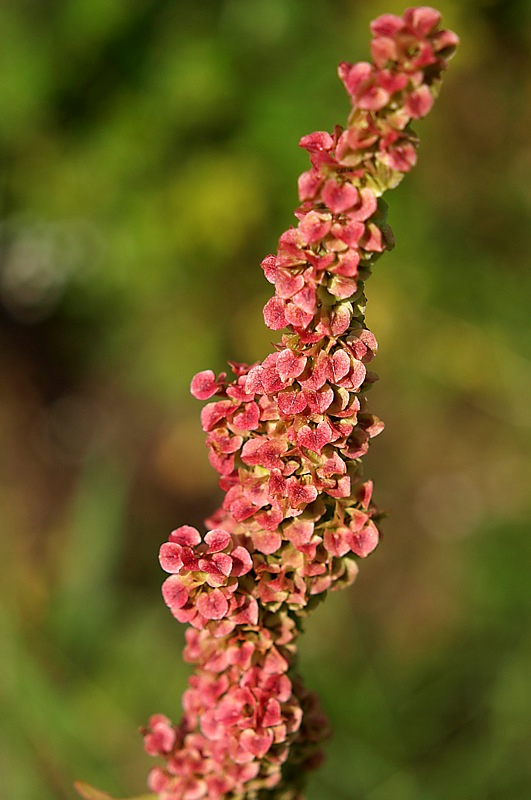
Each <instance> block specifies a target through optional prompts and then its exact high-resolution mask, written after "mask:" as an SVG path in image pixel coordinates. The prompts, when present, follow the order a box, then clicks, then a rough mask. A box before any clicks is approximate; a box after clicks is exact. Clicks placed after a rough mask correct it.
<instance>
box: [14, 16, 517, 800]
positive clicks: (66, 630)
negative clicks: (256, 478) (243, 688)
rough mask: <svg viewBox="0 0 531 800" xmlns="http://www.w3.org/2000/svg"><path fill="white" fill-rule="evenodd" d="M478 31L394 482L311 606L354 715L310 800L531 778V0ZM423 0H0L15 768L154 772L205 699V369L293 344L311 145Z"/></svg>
mask: <svg viewBox="0 0 531 800" xmlns="http://www.w3.org/2000/svg"><path fill="white" fill-rule="evenodd" d="M439 7H440V9H441V11H442V12H443V14H444V19H445V24H446V25H447V26H449V27H452V28H454V29H455V30H457V31H458V33H459V34H460V35H461V37H462V45H461V48H460V51H459V53H458V55H457V57H456V58H455V60H454V62H453V63H452V64H451V69H450V71H449V74H448V77H447V81H446V84H445V86H444V88H443V92H442V95H441V97H440V99H439V101H438V103H437V104H436V106H435V108H434V110H433V112H432V114H431V115H430V117H429V119H427V120H426V121H424V122H422V123H420V124H419V125H418V130H419V133H420V135H421V138H422V142H423V144H422V148H421V155H420V159H419V164H418V166H417V168H416V170H415V171H414V172H413V173H412V174H411V175H410V176H408V178H407V179H406V180H405V181H404V183H403V184H402V186H400V187H399V188H398V189H397V190H396V191H395V192H393V193H392V195H390V196H389V204H390V221H391V224H392V225H393V228H394V232H395V236H396V239H397V247H396V250H395V251H394V252H393V253H391V254H389V255H386V256H385V258H384V259H382V261H380V262H379V263H378V265H377V269H376V270H375V275H374V277H373V278H372V279H371V282H370V283H369V285H368V287H367V288H368V295H369V310H368V323H369V326H370V327H371V328H372V329H373V330H374V332H375V333H376V335H377V337H378V339H379V342H380V348H381V349H380V355H379V357H378V361H377V366H376V369H377V370H378V372H379V374H380V376H381V382H380V383H379V384H377V385H376V387H375V388H374V390H373V392H372V404H373V408H374V410H375V411H376V413H379V414H380V415H381V416H382V417H383V418H384V419H385V421H386V423H387V429H386V432H385V433H384V434H383V435H382V437H381V438H380V439H378V440H376V442H375V443H374V445H373V448H372V451H371V454H370V455H369V457H368V458H367V459H366V462H367V466H366V474H367V475H368V476H370V477H373V478H374V480H375V482H376V497H377V500H378V502H379V504H380V505H381V506H383V507H384V508H386V509H387V510H388V512H389V517H388V519H387V520H386V522H385V527H384V530H385V538H384V541H383V542H382V544H381V547H380V548H379V550H378V551H376V553H375V554H374V555H373V556H371V558H370V559H369V560H368V561H367V562H366V563H364V564H363V565H362V567H363V568H362V570H361V575H360V577H359V580H358V583H357V584H356V586H355V587H353V588H352V589H351V590H349V591H347V592H343V593H340V594H337V595H334V596H331V597H329V598H328V600H327V602H326V603H325V604H324V605H323V606H322V607H320V608H319V609H318V611H317V612H316V614H315V617H314V618H312V619H311V620H310V621H309V622H308V631H307V634H306V636H305V637H304V642H303V644H302V651H303V652H302V668H303V670H304V672H305V675H306V677H307V682H308V684H309V685H310V686H312V687H313V688H315V689H318V690H319V691H320V693H321V695H322V698H323V702H324V705H325V707H326V709H327V711H328V713H329V715H330V718H331V721H332V725H333V727H334V730H335V737H334V739H333V740H332V741H331V743H330V744H329V746H328V760H327V763H326V765H325V767H324V768H323V769H322V770H321V772H320V773H318V774H316V775H315V776H314V778H313V780H312V784H311V788H310V791H309V800H332V798H333V799H334V800H342V799H343V798H345V800H390V799H391V798H392V800H448V799H449V798H452V800H486V798H488V800H507V798H508V797H510V798H511V800H524V799H525V798H527V797H528V796H529V786H530V785H531V774H530V770H531V767H530V765H531V761H530V760H529V746H530V744H531V732H530V727H529V719H530V717H531V698H530V693H529V675H530V673H531V638H530V627H529V611H530V605H531V604H530V597H529V584H530V581H529V566H530V563H531V560H530V556H531V538H530V535H529V528H530V521H531V496H530V495H531V493H530V469H529V458H530V453H531V446H530V445H531V442H530V439H531V435H530V434H531V412H530V399H529V398H530V395H531V322H530V315H529V305H530V297H531V270H530V269H529V256H528V253H529V251H530V250H531V225H530V209H531V189H530V186H531V140H530V133H529V132H530V129H531V104H530V103H529V98H530V96H531V59H530V46H531V42H530V36H531V33H530V32H531V6H530V5H529V3H527V2H526V0H522V1H521V2H517V0H498V2H489V0H459V2H458V1H457V0H441V2H440V4H439ZM386 11H390V12H394V13H401V12H402V11H403V5H401V4H399V3H397V2H395V0H387V2H386V1H385V0H377V1H376V2H375V1H374V0H371V2H369V1H368V0H326V1H325V0H323V2H320V3H309V2H304V0H197V1H196V2H192V0H189V1H188V2H184V1H183V0H144V1H143V2H131V1H129V2H128V1H127V0H4V2H3V3H2V8H1V11H0V16H1V25H0V75H1V81H0V100H1V107H2V114H1V116H0V152H1V184H0V190H1V197H2V208H1V218H0V245H1V260H0V326H1V344H0V370H1V373H2V392H1V395H0V431H1V441H2V448H1V452H0V525H1V537H0V564H1V566H0V570H1V573H2V578H1V587H0V635H1V638H2V657H1V659H0V736H1V739H2V746H1V748H0V774H1V775H2V779H1V789H0V796H1V798H2V800H3V798H5V799H6V800H8V798H9V800H67V798H73V791H72V789H71V784H72V781H73V780H74V779H75V778H78V777H79V778H84V779H86V780H89V781H90V782H92V783H94V784H97V785H100V786H102V787H105V788H106V789H107V790H109V791H111V792H114V793H116V794H117V795H120V794H122V795H126V794H134V793H141V791H142V790H143V787H144V785H145V775H146V772H147V770H148V768H149V766H150V761H151V760H150V759H149V758H148V756H145V755H144V754H143V751H142V746H141V741H140V737H139V735H138V733H137V728H138V726H139V725H140V724H142V723H143V722H144V721H145V720H146V718H147V716H148V715H149V714H150V713H153V712H156V711H160V712H164V713H167V714H169V715H170V716H172V717H173V718H177V717H178V716H179V713H180V711H179V707H180V695H181V693H182V691H183V688H184V686H185V682H186V676H187V672H188V670H187V667H186V666H185V665H183V664H182V662H181V646H182V641H183V630H182V627H181V626H179V625H178V624H177V623H175V622H174V621H173V620H172V618H171V617H170V615H169V614H168V612H167V610H166V609H165V608H164V606H163V603H162V601H161V599H160V594H159V585H160V583H161V580H162V575H161V573H160V570H159V568H158V564H157V551H158V546H159V544H160V543H161V542H162V541H163V540H164V539H165V538H166V536H167V533H168V532H169V530H171V529H172V528H173V527H176V526H177V525H180V524H183V523H190V524H198V525H199V524H201V521H202V519H203V518H204V517H205V516H206V515H207V514H208V513H210V512H211V511H212V509H213V508H214V507H215V505H216V504H217V502H218V499H219V492H218V490H217V486H216V477H215V474H214V472H213V470H211V469H210V468H209V466H208V464H207V459H206V451H205V450H204V447H203V434H202V432H201V430H200V426H199V410H200V404H198V403H197V402H196V401H194V400H192V399H191V398H190V397H189V395H188V386H189V382H190V378H191V376H192V374H193V373H194V372H196V371H198V370H200V369H205V368H208V367H212V368H214V369H217V370H220V369H222V368H223V365H224V363H225V361H226V360H227V359H235V360H243V361H251V362H252V361H255V360H257V359H259V358H263V357H264V356H265V355H266V353H267V352H268V351H269V349H270V339H271V332H269V331H267V329H266V328H265V327H264V326H263V323H262V316H261V307H262V305H263V303H264V302H265V300H266V299H267V297H268V296H269V291H270V287H269V285H268V284H266V282H265V280H264V278H263V276H262V273H261V270H260V269H259V266H258V265H259V262H260V260H261V258H262V257H263V256H264V255H265V254H266V253H268V252H271V251H272V250H274V249H275V247H276V240H277V238H278V235H279V234H280V233H281V232H282V231H283V230H284V229H285V228H286V227H287V226H288V225H289V224H290V223H291V222H292V219H293V217H292V209H293V207H294V206H295V205H296V202H297V198H296V178H297V176H298V174H299V173H300V172H301V171H302V170H304V169H306V164H307V161H306V155H305V153H303V152H302V151H301V150H300V149H299V148H298V147H297V142H298V140H299V138H300V136H302V135H303V134H306V133H309V132H311V131H313V130H319V129H321V130H331V129H332V128H333V126H334V125H335V124H336V123H337V122H344V121H345V120H346V116H347V113H348V100H347V97H346V94H345V93H344V90H343V88H342V86H341V84H340V82H339V81H338V79H337V77H336V65H337V63H338V62H339V61H340V60H350V61H356V60H362V59H364V58H366V57H367V56H368V53H369V34H368V23H369V21H370V19H371V18H373V17H374V16H376V15H378V14H380V13H383V12H386Z"/></svg>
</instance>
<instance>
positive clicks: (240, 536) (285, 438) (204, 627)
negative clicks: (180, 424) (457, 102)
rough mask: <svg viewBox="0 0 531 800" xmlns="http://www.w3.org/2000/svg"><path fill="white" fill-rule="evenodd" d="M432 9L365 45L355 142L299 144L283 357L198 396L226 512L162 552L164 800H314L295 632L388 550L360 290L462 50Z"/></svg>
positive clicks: (285, 254)
mask: <svg viewBox="0 0 531 800" xmlns="http://www.w3.org/2000/svg"><path fill="white" fill-rule="evenodd" d="M439 22H440V15H439V14H438V12H437V11H435V10H434V9H431V8H427V7H421V8H412V9H408V10H407V11H406V12H405V13H404V15H403V17H398V16H394V15H391V14H386V15H384V16H382V17H379V18H378V19H377V20H375V21H374V22H373V23H372V25H371V30H372V33H373V36H374V38H373V42H372V56H373V63H372V64H370V63H365V62H362V63H359V64H354V65H352V64H347V63H342V64H341V65H340V67H339V75H340V77H341V79H342V80H343V82H344V84H345V87H346V89H347V92H348V93H349V95H350V97H351V99H352V113H351V115H350V118H349V122H348V126H347V128H346V129H344V130H343V129H342V128H340V127H337V128H336V130H335V131H334V133H333V134H332V135H331V134H328V133H325V132H317V133H314V134H311V135H310V136H305V137H303V139H302V140H301V145H302V147H304V148H305V149H306V150H308V152H309V154H310V161H311V169H310V170H308V171H307V172H305V173H304V174H303V175H301V177H300V179H299V195H300V200H301V205H300V207H299V208H298V209H297V211H296V212H295V213H296V217H297V219H298V224H297V226H296V227H292V228H290V229H289V230H288V231H286V232H285V233H283V234H282V236H281V237H280V240H279V246H278V252H277V253H276V255H270V256H268V257H267V258H265V259H264V261H263V262H262V268H263V270H264V273H265V276H266V278H267V280H268V281H270V282H271V283H272V284H273V285H274V287H275V294H274V296H273V297H272V298H271V300H269V302H268V303H267V304H266V306H265V308H264V318H265V322H266V324H267V325H268V327H269V328H271V329H273V330H281V329H287V332H286V333H284V335H283V336H282V339H281V342H280V343H279V344H278V345H277V346H276V349H275V352H273V353H271V354H270V355H268V356H267V358H266V359H265V360H264V361H263V362H262V363H257V364H254V365H252V366H248V365H245V364H232V365H231V367H232V370H233V373H234V378H233V379H232V380H228V379H227V375H226V374H225V373H223V374H221V375H219V376H216V375H215V374H214V373H213V372H212V371H211V370H205V371H203V372H200V373H199V374H198V375H196V376H195V377H194V379H193V380H192V385H191V391H192V394H193V395H194V396H195V397H197V398H198V399H200V400H211V402H209V403H208V404H207V405H206V406H205V407H204V409H203V412H202V415H201V420H202V425H203V429H204V431H205V432H206V440H207V446H208V450H209V459H210V462H211V464H212V466H213V467H214V468H215V469H216V470H217V471H218V473H219V475H220V486H221V488H222V489H223V491H224V492H225V497H224V501H223V504H222V507H221V508H220V509H219V510H218V511H217V512H216V513H215V514H213V516H212V517H211V518H210V519H209V520H207V525H208V527H209V531H208V533H206V535H204V536H201V534H200V533H199V532H198V531H197V530H196V529H195V528H192V527H190V526H188V525H183V526H181V527H180V528H178V529H177V530H175V531H173V533H172V534H171V535H170V537H169V541H168V542H166V543H165V544H163V545H162V547H161V550H160V563H161V566H162V567H163V569H164V570H165V571H166V572H168V573H170V575H169V577H168V578H167V579H166V581H165V582H164V584H163V587H162V593H163V597H164V600H165V602H166V604H167V605H168V607H169V608H170V610H171V613H172V614H173V615H174V616H175V617H176V619H178V620H179V621H181V622H187V623H189V625H190V627H189V628H188V629H187V632H186V640H187V645H186V648H185V653H184V655H185V658H186V660H187V661H189V662H190V663H192V664H194V665H195V666H196V670H195V672H194V674H193V675H192V677H191V678H190V682H189V688H188V689H187V691H186V692H185V694H184V698H183V706H184V717H183V719H182V722H181V723H180V725H178V726H175V725H172V724H171V723H170V722H169V720H168V719H167V718H166V717H164V716H162V715H155V716H153V717H152V718H151V719H150V721H149V725H148V726H147V727H146V729H145V731H144V733H145V746H146V750H147V751H148V753H150V754H152V755H156V756H159V757H161V758H162V760H163V765H161V766H158V767H155V768H154V769H153V770H152V772H151V774H150V779H149V785H150V787H151V789H152V790H153V791H154V792H155V793H158V794H159V795H160V798H161V800H202V798H208V800H220V798H227V799H228V800H229V799H230V800H251V798H257V797H262V796H263V797H265V796H266V795H265V794H263V792H264V791H266V792H267V796H268V797H269V796H270V797H277V798H279V799H280V798H282V800H296V799H297V798H302V795H301V791H302V785H303V779H304V773H305V772H306V771H307V770H308V769H310V768H311V767H312V766H316V765H317V763H318V761H319V758H320V753H319V744H320V742H321V741H322V739H323V738H324V736H325V735H326V733H327V726H326V721H325V719H324V717H323V715H322V713H321V711H320V709H319V706H318V702H317V700H316V698H315V696H314V695H312V694H311V693H309V692H308V691H307V690H306V689H304V687H303V685H302V683H301V682H300V679H299V677H298V676H297V674H296V640H297V636H298V634H299V631H300V628H301V619H302V618H303V617H304V616H305V615H307V614H308V612H309V611H310V610H311V609H312V608H313V607H314V605H315V604H316V602H317V601H318V599H320V597H321V596H322V595H323V593H325V592H326V591H327V590H328V589H337V588H340V587H342V586H345V585H348V584H350V583H351V582H352V581H353V580H354V578H355V577H356V573H357V570H358V567H357V560H358V559H359V558H364V557H365V556H367V555H368V554H369V553H370V552H371V551H372V550H373V549H374V548H375V547H376V545H377V543H378V536H379V534H378V529H377V526H376V523H377V521H378V513H377V510H376V508H375V506H374V504H373V503H372V500H371V495H372V483H371V482H370V481H366V480H364V479H363V476H362V471H361V457H362V456H363V455H364V454H365V453H366V452H367V450H368V447H369V442H370V440H371V438H373V437H374V436H376V435H377V434H378V433H379V432H380V431H381V430H382V427H383V425H382V423H381V422H380V420H379V419H378V418H377V417H375V416H374V415H373V414H372V413H371V412H370V411H369V410H368V407H367V397H366V394H367V390H368V389H369V388H370V386H371V384H372V383H373V382H374V381H375V379H376V376H375V375H374V374H373V373H371V372H370V371H369V370H368V369H367V366H368V364H369V363H370V361H371V360H372V358H373V356H374V355H375V353H376V349H377V344H376V340H375V338H374V336H373V334H372V333H371V332H370V331H369V330H368V329H367V327H366V326H365V322H364V309H365V297H364V281H365V280H366V279H367V277H369V275H370V272H371V268H372V266H373V264H374V263H375V261H376V259H377V258H378V257H379V256H380V255H381V253H382V252H383V251H384V250H386V249H390V248H391V247H392V245H393V238H392V233H391V230H390V228H389V227H388V225H387V224H386V221H385V220H386V206H385V203H384V202H383V200H382V199H381V195H382V194H383V192H384V191H385V190H386V189H388V188H392V187H394V186H396V185H397V183H398V182H399V180H400V179H401V178H402V177H403V175H404V173H406V172H408V171H409V170H410V169H411V167H412V166H413V165H414V163H415V160H416V147H417V138H416V136H415V134H414V133H413V131H412V130H411V128H410V122H411V120H414V119H419V118H421V117H423V116H425V115H426V114H427V113H428V111H429V110H430V109H431V106H432V104H433V99H434V96H435V94H436V91H437V88H438V85H439V83H440V78H441V73H442V71H443V70H444V69H445V68H446V66H447V60H448V58H449V57H450V55H451V54H452V53H453V51H454V49H455V46H456V45H457V41H458V40H457V37H456V36H455V34H453V33H451V32H450V31H445V30H440V29H439V27H438V26H439Z"/></svg>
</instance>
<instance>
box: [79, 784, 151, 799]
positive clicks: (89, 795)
mask: <svg viewBox="0 0 531 800" xmlns="http://www.w3.org/2000/svg"><path fill="white" fill-rule="evenodd" d="M74 789H75V790H76V792H77V793H78V794H80V795H81V797H84V798H85V800H118V798H116V797H112V796H111V795H110V794H107V792H101V791H100V790H99V789H95V788H94V787H93V786H91V785H90V784H88V783H85V781H75V783H74ZM156 798H157V795H155V794H143V795H137V796H136V797H127V798H124V800H156Z"/></svg>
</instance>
